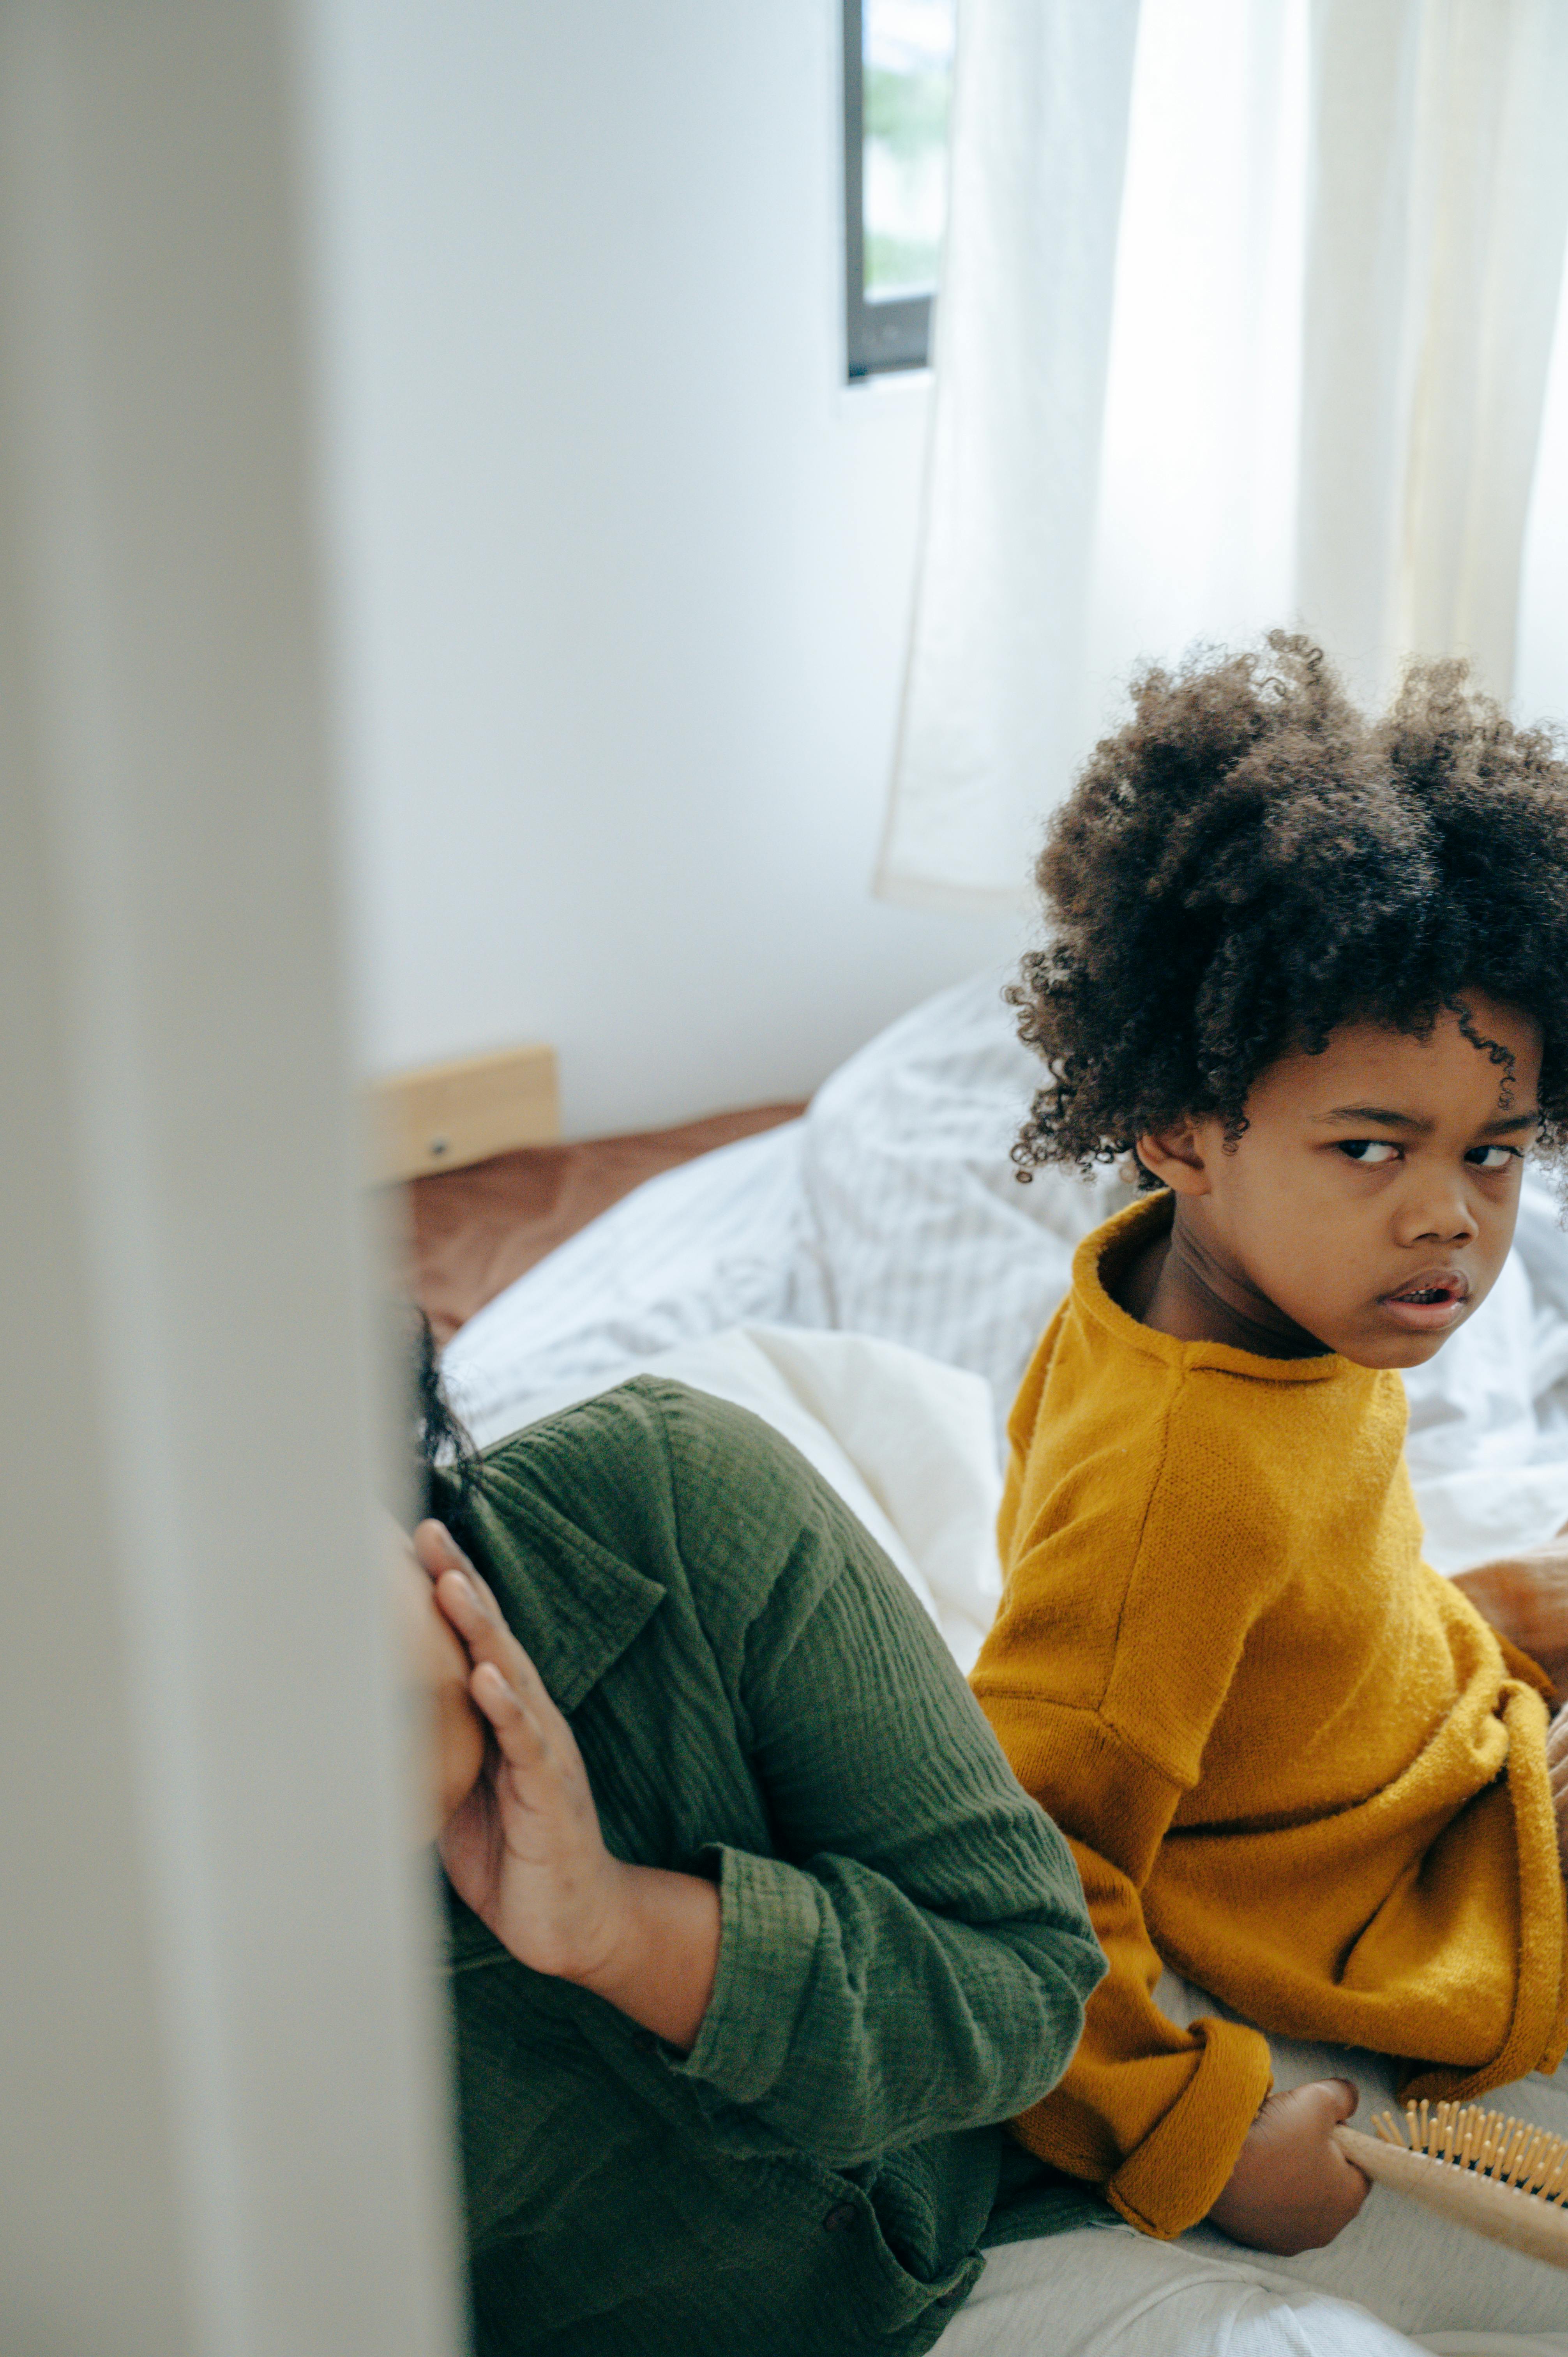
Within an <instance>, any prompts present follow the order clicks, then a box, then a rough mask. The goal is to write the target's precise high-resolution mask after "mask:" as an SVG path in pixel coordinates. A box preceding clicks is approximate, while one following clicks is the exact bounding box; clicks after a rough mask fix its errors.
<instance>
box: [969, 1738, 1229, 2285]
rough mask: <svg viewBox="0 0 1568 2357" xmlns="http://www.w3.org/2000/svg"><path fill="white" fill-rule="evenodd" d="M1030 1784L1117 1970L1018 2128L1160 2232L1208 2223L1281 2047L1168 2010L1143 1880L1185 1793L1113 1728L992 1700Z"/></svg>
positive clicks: (1144, 2226) (1047, 2156) (1132, 2218)
mask: <svg viewBox="0 0 1568 2357" xmlns="http://www.w3.org/2000/svg"><path fill="white" fill-rule="evenodd" d="M986 1705H987V1709H988V1711H989V1714H990V1716H991V1719H992V1722H993V1726H994V1727H996V1730H997V1733H998V1734H999V1735H1000V1737H1001V1738H1002V1742H1003V1747H1004V1749H1005V1750H1007V1751H1008V1752H1009V1755H1010V1757H1011V1758H1012V1760H1013V1762H1014V1765H1015V1769H1017V1770H1018V1772H1019V1775H1020V1778H1021V1781H1023V1782H1024V1783H1025V1785H1026V1789H1030V1790H1033V1791H1036V1792H1048V1793H1049V1795H1050V1799H1051V1804H1052V1807H1053V1809H1054V1811H1055V1812H1056V1813H1057V1815H1058V1818H1059V1819H1060V1820H1061V1822H1062V1823H1063V1824H1066V1825H1068V1826H1069V1827H1074V1828H1077V1829H1079V1830H1076V1831H1075V1832H1073V1833H1072V1835H1071V1836H1070V1839H1071V1847H1072V1853H1073V1856H1074V1857H1075V1858H1076V1860H1077V1862H1078V1868H1079V1875H1080V1877H1081V1878H1082V1882H1083V1890H1084V1896H1085V1899H1086V1900H1088V1903H1089V1910H1090V1918H1091V1920H1092V1921H1093V1924H1094V1929H1095V1932H1096V1933H1097V1935H1098V1937H1099V1940H1100V1944H1101V1947H1102V1948H1103V1949H1104V1951H1105V1955H1106V1959H1107V1962H1108V1964H1109V1966H1110V1969H1109V1971H1108V1973H1107V1974H1106V1976H1105V1978H1104V1980H1103V1981H1102V1982H1101V1985H1100V1986H1099V1987H1098V1988H1097V1989H1096V1990H1095V1991H1094V1992H1093V1994H1092V1995H1091V1996H1090V1999H1089V2004H1088V2007H1087V2013H1086V2018H1085V2024H1084V2033H1083V2038H1082V2040H1081V2042H1080V2044H1079V2050H1078V2052H1077V2054H1076V2055H1075V2057H1074V2059H1073V2061H1072V2063H1071V2065H1070V2066H1069V2070H1068V2072H1067V2074H1066V2076H1065V2078H1064V2079H1063V2080H1062V2082H1061V2083H1060V2084H1059V2086H1058V2087H1057V2089H1056V2090H1055V2091H1054V2093H1051V2094H1049V2095H1047V2096H1046V2097H1045V2098H1044V2100H1043V2101H1041V2102H1039V2103H1037V2104H1034V2105H1033V2106H1032V2107H1031V2108H1030V2109H1029V2110H1028V2111H1026V2112H1025V2113H1024V2114H1022V2115H1020V2116H1019V2117H1018V2118H1017V2119H1015V2122H1014V2124H1013V2125H1014V2133H1015V2135H1016V2136H1018V2137H1019V2139H1020V2141H1021V2142H1022V2143H1024V2144H1025V2145H1026V2146H1027V2147H1029V2149H1030V2150H1031V2151H1032V2152H1036V2153H1037V2154H1039V2156H1040V2158H1042V2159H1044V2160H1048V2161H1050V2162H1051V2163H1052V2164H1053V2165H1054V2166H1055V2167H1056V2168H1058V2169H1065V2170H1067V2171H1068V2172H1069V2174H1070V2175H1072V2176H1075V2177H1082V2178H1087V2179H1090V2181H1091V2182H1093V2183H1096V2184H1099V2185H1101V2186H1102V2187H1103V2188H1104V2190H1105V2196H1106V2199H1107V2200H1108V2201H1110V2202H1111V2204H1112V2207H1113V2208H1114V2209H1115V2210H1117V2211H1119V2212H1121V2214H1122V2217H1123V2218H1125V2219H1127V2220H1128V2222H1130V2223H1131V2224H1132V2225H1134V2226H1136V2227H1138V2228H1140V2229H1141V2231H1142V2232H1143V2233H1146V2234H1154V2235H1157V2236H1159V2237H1161V2238H1162V2239H1164V2238H1166V2237H1169V2236H1171V2235H1175V2234H1180V2233H1184V2232H1185V2231H1186V2229H1187V2227H1188V2226H1192V2225H1196V2224H1197V2221H1198V2220H1199V2219H1200V2218H1203V2217H1207V2215H1208V2212H1209V2210H1210V2209H1211V2208H1212V2207H1213V2205H1214V2203H1215V2201H1217V2200H1218V2199H1219V2194H1220V2193H1221V2191H1222V2190H1224V2186H1225V2182H1226V2179H1228V2178H1229V2176H1230V2171H1231V2169H1233V2168H1234V2167H1235V2164H1236V2158H1237V2155H1238V2154H1239V2153H1240V2149H1241V2145H1242V2142H1243V2140H1244V2139H1245V2137H1246V2135H1247V2131H1248V2129H1249V2128H1250V2127H1251V2125H1252V2122H1253V2120H1254V2119H1255V2118H1256V2116H1257V2113H1258V2107H1259V2105H1260V2104H1262V2100H1263V2098H1264V2096H1265V2095H1266V2094H1267V2093H1268V2092H1269V2088H1270V2086H1271V2084H1272V2083H1273V2081H1272V2073H1271V2070H1270V2062H1269V2049H1268V2041H1267V2040H1266V2039H1264V2038H1262V2036H1261V2035H1260V2034H1259V2032H1258V2031H1257V2030H1255V2029H1247V2028H1245V2027H1244V2026H1243V2025H1242V2024H1241V2023H1240V2022H1232V2021H1223V2020H1219V2019H1218V2018H1204V2019H1199V2020H1197V2021H1195V2022H1194V2023H1193V2024H1192V2025H1191V2027H1190V2028H1188V2029H1181V2028H1179V2027H1178V2026H1177V2025H1176V2023H1175V2022H1173V2021H1171V2020H1169V2019H1168V2018H1166V2016H1165V2014H1163V2013H1162V2012H1161V2011H1160V2008H1159V2007H1158V2006H1157V2005H1156V2004H1155V1998H1154V1990H1155V1984H1156V1982H1157V1981H1158V1979H1159V1977H1160V1973H1161V1969H1162V1961H1161V1958H1160V1956H1159V1954H1158V1953H1157V1952H1156V1950H1155V1944H1154V1942H1153V1940H1152V1939H1151V1938H1150V1936H1149V1932H1148V1928H1147V1926H1146V1924H1145V1922H1144V1908H1143V1886H1144V1879H1145V1878H1146V1876H1147V1873H1148V1870H1149V1867H1150V1866H1151V1864H1152V1863H1153V1859H1154V1856H1155V1852H1156V1850H1157V1849H1158V1847H1159V1844H1160V1841H1161V1839H1162V1838H1163V1836H1164V1835H1165V1832H1166V1830H1167V1828H1168V1826H1169V1824H1170V1820H1171V1817H1172V1815H1173V1813H1174V1812H1175V1809H1176V1803H1177V1801H1178V1800H1179V1798H1180V1789H1179V1787H1178V1786H1176V1784H1174V1783H1173V1782H1172V1781H1171V1779H1170V1778H1169V1777H1168V1776H1167V1775H1165V1773H1163V1772H1162V1771H1161V1770H1160V1769H1158V1768H1157V1767H1155V1765H1154V1764H1153V1762H1151V1761H1150V1760H1146V1759H1144V1758H1142V1757H1141V1756H1140V1755H1139V1754H1138V1753H1137V1752H1136V1751H1135V1750H1133V1749H1132V1748H1131V1747H1130V1746H1129V1745H1128V1744H1127V1743H1126V1742H1124V1741H1123V1740H1122V1739H1121V1738H1119V1737H1118V1736H1116V1735H1115V1734H1114V1733H1113V1732H1112V1730H1110V1729H1109V1728H1107V1727H1104V1726H1103V1725H1102V1724H1101V1723H1100V1722H1099V1721H1098V1720H1096V1719H1094V1718H1091V1717H1088V1716H1087V1715H1085V1714H1082V1713H1079V1712H1076V1711H1070V1710H1069V1711H1062V1710H1060V1709H1058V1708H1057V1707H1055V1706H1051V1705H1049V1704H1041V1703H1039V1702H1031V1701H1029V1700H1028V1699H1027V1698H1026V1697H1025V1696H1023V1695H1018V1694H1016V1693H1012V1694H1008V1695H988V1696H987V1697H986Z"/></svg>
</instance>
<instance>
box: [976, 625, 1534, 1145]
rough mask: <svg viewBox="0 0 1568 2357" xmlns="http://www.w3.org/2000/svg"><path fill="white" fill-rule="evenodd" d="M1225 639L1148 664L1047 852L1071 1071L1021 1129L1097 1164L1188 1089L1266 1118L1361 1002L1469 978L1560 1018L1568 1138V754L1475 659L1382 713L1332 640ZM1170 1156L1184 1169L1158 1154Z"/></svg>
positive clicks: (1409, 683)
mask: <svg viewBox="0 0 1568 2357" xmlns="http://www.w3.org/2000/svg"><path fill="white" fill-rule="evenodd" d="M1265 644H1266V651H1264V652H1260V653H1241V654H1220V655H1216V654H1212V653H1209V654H1205V655H1200V656H1197V657H1195V658H1193V659H1192V660H1191V661H1189V662H1187V664H1186V665H1185V666H1184V667H1183V668H1182V669H1181V670H1179V671H1177V672H1174V673H1172V672H1166V671H1162V670H1158V669H1150V670H1147V671H1145V672H1144V673H1141V674H1140V675H1139V677H1138V678H1137V679H1136V680H1135V681H1134V683H1133V717H1132V719H1131V720H1130V721H1129V722H1128V723H1127V725H1126V726H1125V727H1123V728H1122V729H1120V730H1119V731H1118V732H1117V733H1116V735H1114V736H1112V737H1105V738H1104V739H1103V740H1102V741H1101V744H1099V745H1098V746H1097V747H1096V748H1095V750H1094V753H1093V756H1092V758H1091V759H1090V762H1089V764H1088V766H1087V767H1086V769H1085V770H1084V771H1083V773H1082V775H1081V776H1080V777H1079V780H1078V782H1077V785H1076V786H1075V788H1074V790H1073V792H1072V794H1071V796H1070V797H1069V800H1068V802H1066V803H1065V804H1064V805H1063V807H1062V808H1061V809H1060V810H1059V811H1058V813H1057V815H1056V817H1055V819H1054V820H1053V821H1052V823H1051V826H1050V829H1049V832H1048V834H1047V839H1046V845H1045V849H1044V851H1043V852H1042V853H1041V856H1040V860H1039V865H1038V866H1037V868H1036V880H1037V882H1038V884H1039V887H1040V890H1041V892H1042V894H1043V895H1044V898H1045V902H1046V908H1047V915H1048V918H1049V920H1050V928H1051V931H1050V939H1049V941H1048V942H1047V946H1046V947H1045V948H1044V949H1042V950H1039V951H1036V952H1034V953H1032V954H1031V955H1029V956H1028V957H1026V959H1025V960H1024V964H1023V970H1022V975H1021V978H1020V980H1019V981H1018V982H1017V983H1016V984H1015V985H1014V986H1013V987H1012V988H1011V989H1010V990H1009V992H1008V994H1007V996H1008V997H1009V999H1010V1000H1011V1001H1012V1003H1013V1004H1014V1005H1015V1006H1016V1007H1017V1008H1018V1009H1019V1022H1018V1029H1019V1034H1020V1036H1021V1038H1023V1039H1025V1040H1026V1041H1027V1042H1028V1044H1029V1045H1030V1046H1031V1047H1033V1048H1036V1049H1038V1051H1039V1053H1040V1054H1041V1055H1042V1056H1043V1057H1044V1059H1045V1060H1046V1063H1047V1067H1048V1069H1049V1071H1050V1075H1051V1077H1050V1080H1049V1082H1047V1085H1046V1086H1045V1087H1044V1088H1042V1089H1041V1090H1040V1091H1039V1092H1038V1094H1037V1095H1036V1098H1035V1101H1034V1104H1033V1107H1032V1108H1031V1112H1030V1115H1029V1119H1028V1121H1027V1122H1026V1125H1025V1126H1024V1128H1023V1130H1022V1132H1021V1133H1020V1135H1019V1137H1018V1140H1017V1143H1016V1144H1015V1146H1014V1148H1013V1158H1014V1160H1015V1163H1016V1164H1017V1165H1018V1175H1019V1176H1020V1178H1023V1179H1027V1178H1029V1177H1030V1176H1031V1175H1032V1172H1033V1170H1034V1168H1035V1167H1036V1166H1037V1165H1039V1164H1042V1163H1065V1164H1068V1165H1070V1166H1072V1167H1075V1168H1078V1169H1079V1170H1080V1171H1084V1172H1087V1171H1088V1169H1089V1168H1090V1165H1091V1164H1093V1163H1096V1162H1110V1161H1112V1160H1115V1159H1116V1158H1117V1157H1120V1156H1122V1155H1123V1154H1125V1153H1127V1152H1128V1151H1129V1150H1130V1149H1131V1148H1132V1147H1133V1143H1134V1141H1135V1140H1136V1139H1137V1138H1139V1137H1141V1136H1144V1135H1148V1134H1149V1133H1151V1132H1157V1131H1159V1130H1161V1129H1164V1128H1166V1127H1169V1126H1170V1125H1173V1124H1174V1123H1176V1122H1177V1121H1179V1120H1180V1119H1182V1118H1183V1116H1186V1115H1193V1114H1208V1115H1215V1116H1219V1118H1221V1119H1222V1120H1223V1121H1224V1122H1225V1123H1226V1125H1227V1126H1228V1128H1229V1130H1230V1135H1231V1136H1232V1137H1233V1138H1234V1137H1236V1136H1239V1135H1240V1132H1241V1131H1242V1130H1243V1129H1244V1128H1245V1126H1246V1120H1245V1112H1244V1108H1245V1105H1246V1102H1247V1097H1248V1093H1249V1092H1250V1090H1251V1087H1252V1084H1253V1082H1255V1081H1256V1080H1257V1079H1258V1077H1259V1075H1260V1074H1261V1073H1262V1071H1264V1070H1265V1069H1266V1068H1267V1067H1268V1066H1269V1065H1270V1064H1271V1063H1273V1062H1274V1061H1275V1060H1277V1059H1278V1058H1279V1057H1280V1056H1281V1055H1283V1054H1285V1053H1286V1052H1288V1051H1290V1050H1292V1049H1305V1050H1306V1051H1308V1052H1310V1053H1320V1052H1321V1051H1322V1049H1323V1048H1324V1047H1325V1045H1326V1042H1327V1039H1328V1035H1329V1033H1330V1032H1331V1031H1332V1030H1334V1029H1335V1028H1336V1027H1337V1026H1338V1025H1340V1024H1342V1023H1346V1022H1357V1021H1361V1022H1365V1021H1371V1022H1380V1023H1386V1024H1390V1025H1391V1026H1393V1027H1394V1028H1397V1029H1399V1030H1402V1031H1407V1032H1410V1033H1412V1035H1414V1036H1416V1037H1418V1038H1422V1037H1425V1036H1427V1035H1428V1034H1429V1033H1430V1031H1431V1029H1432V1027H1433V1025H1434V1023H1435V1021H1436V1020H1437V1018H1438V1017H1439V1015H1440V1014H1441V1013H1442V1012H1443V1010H1444V1009H1445V1008H1446V1009H1451V1010H1452V1011H1453V1012H1455V1014H1457V1015H1458V1017H1459V1018H1460V1020H1461V1022H1462V1023H1463V1024H1464V1026H1465V1028H1466V1033H1467V1035H1468V1036H1469V1037H1470V1038H1472V1039H1475V1040H1476V1042H1477V1047H1478V1048H1482V1049H1488V1050H1489V1051H1490V1052H1491V1053H1492V1054H1493V1057H1494V1060H1496V1061H1498V1062H1499V1063H1506V1062H1508V1061H1509V1057H1508V1055H1507V1052H1506V1050H1504V1049H1501V1048H1499V1047H1498V1046H1496V1044H1495V1043H1494V1042H1491V1041H1488V1040H1486V1039H1482V1038H1481V1036H1480V1035H1479V1033H1478V1032H1477V1031H1476V1030H1475V1029H1474V1028H1472V1022H1471V1017H1470V1012H1469V1007H1468V1004H1467V997H1466V994H1469V993H1480V994H1485V995H1486V996H1489V997H1491V998H1493V999H1494V1000H1497V1001H1499V1002H1501V1003H1503V1004H1505V1005H1508V1006H1515V1007H1518V1008H1520V1009H1521V1010H1522V1011H1524V1012H1527V1013H1529V1014H1530V1015H1531V1016H1533V1017H1535V1019H1536V1021H1537V1022H1539V1024H1540V1025H1541V1029H1542V1032H1543V1034H1544V1039H1545V1054H1544V1061H1543V1064H1542V1069H1541V1113H1542V1116H1543V1120H1542V1127H1541V1133H1540V1136H1539V1139H1538V1145H1537V1151H1538V1152H1539V1153H1541V1155H1542V1156H1543V1157H1545V1158H1546V1159H1547V1160H1549V1161H1551V1162H1553V1163H1555V1164H1557V1166H1558V1167H1559V1168H1560V1169H1561V1168H1562V1165H1563V1160H1564V1157H1565V1155H1568V766H1565V764H1564V761H1563V756H1562V751H1561V748H1560V746H1559V744H1558V743H1557V741H1556V740H1555V739H1554V738H1553V737H1551V736H1550V735H1548V734H1547V733H1545V732H1544V731H1541V730H1537V729H1524V728H1517V727H1515V726H1512V725H1511V724H1510V723H1509V720H1508V719H1507V718H1506V717H1505V716H1504V715H1503V714H1502V713H1501V712H1500V711H1499V710H1498V707H1497V705H1494V704H1492V703H1490V702H1488V701H1487V699H1486V698H1485V697H1483V696H1481V695H1479V694H1477V693H1476V692H1475V691H1474V690H1473V689H1472V688H1471V687H1470V686H1469V685H1468V684H1467V682H1466V671H1465V666H1464V665H1463V664H1462V663H1459V662H1434V663H1428V664H1423V665H1416V666H1414V667H1412V669H1411V671H1410V672H1409V673H1408V674H1407V676H1406V678H1405V682H1404V685H1403V688H1402V692H1401V694H1400V695H1399V697H1398V698H1397V700H1396V702H1395V704H1394V705H1393V708H1392V710H1391V712H1390V714H1389V716H1388V717H1387V718H1386V719H1385V720H1383V721H1381V722H1380V723H1377V724H1375V725H1374V724H1370V723H1369V722H1368V721H1367V720H1365V719H1364V718H1363V717H1362V716H1360V715H1359V713H1358V712H1357V711H1356V709H1355V708H1354V706H1353V705H1351V704H1350V703H1349V702H1348V700H1347V698H1346V696H1345V694H1344V693H1343V692H1342V690H1341V688H1340V686H1339V684H1338V683H1337V680H1336V678H1335V676H1334V673H1333V672H1332V671H1331V670H1330V668H1329V666H1328V664H1327V662H1326V661H1325V659H1324V656H1323V654H1322V652H1321V651H1320V650H1319V649H1318V648H1317V647H1316V646H1314V645H1313V644H1312V643H1311V642H1310V641H1309V640H1306V639H1304V638H1299V637H1291V636H1288V635H1287V634H1286V633H1284V632H1283V631H1275V632H1273V634H1272V635H1271V636H1270V638H1269V639H1268V640H1267V641H1266V642H1265ZM1143 1183H1144V1184H1145V1185H1153V1184H1155V1183H1157V1182H1156V1181H1155V1180H1154V1179H1152V1178H1151V1177H1150V1175H1149V1174H1148V1173H1146V1172H1145V1173H1144V1178H1143Z"/></svg>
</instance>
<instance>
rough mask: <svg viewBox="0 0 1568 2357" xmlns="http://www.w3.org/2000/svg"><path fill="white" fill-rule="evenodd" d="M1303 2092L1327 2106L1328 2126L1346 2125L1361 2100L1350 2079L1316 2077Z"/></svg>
mask: <svg viewBox="0 0 1568 2357" xmlns="http://www.w3.org/2000/svg"><path fill="white" fill-rule="evenodd" d="M1301 2093H1303V2094H1304V2095H1313V2096H1316V2098H1317V2099H1318V2100H1319V2102H1320V2103H1322V2104H1324V2105H1325V2106H1326V2119H1327V2123H1328V2126H1330V2127H1335V2128H1337V2127H1342V2126H1344V2123H1345V2122H1346V2121H1347V2120H1348V2119H1349V2118H1350V2116H1351V2115H1352V2114H1353V2113H1354V2111H1355V2109H1356V2106H1357V2104H1359V2102H1360V2100H1361V2097H1360V2093H1359V2090H1358V2089H1357V2087H1356V2085H1355V2083H1354V2082H1353V2081H1352V2080H1349V2079H1315V2080H1314V2081H1313V2082H1312V2083H1311V2084H1310V2085H1309V2086H1306V2087H1304V2088H1302V2090H1301Z"/></svg>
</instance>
